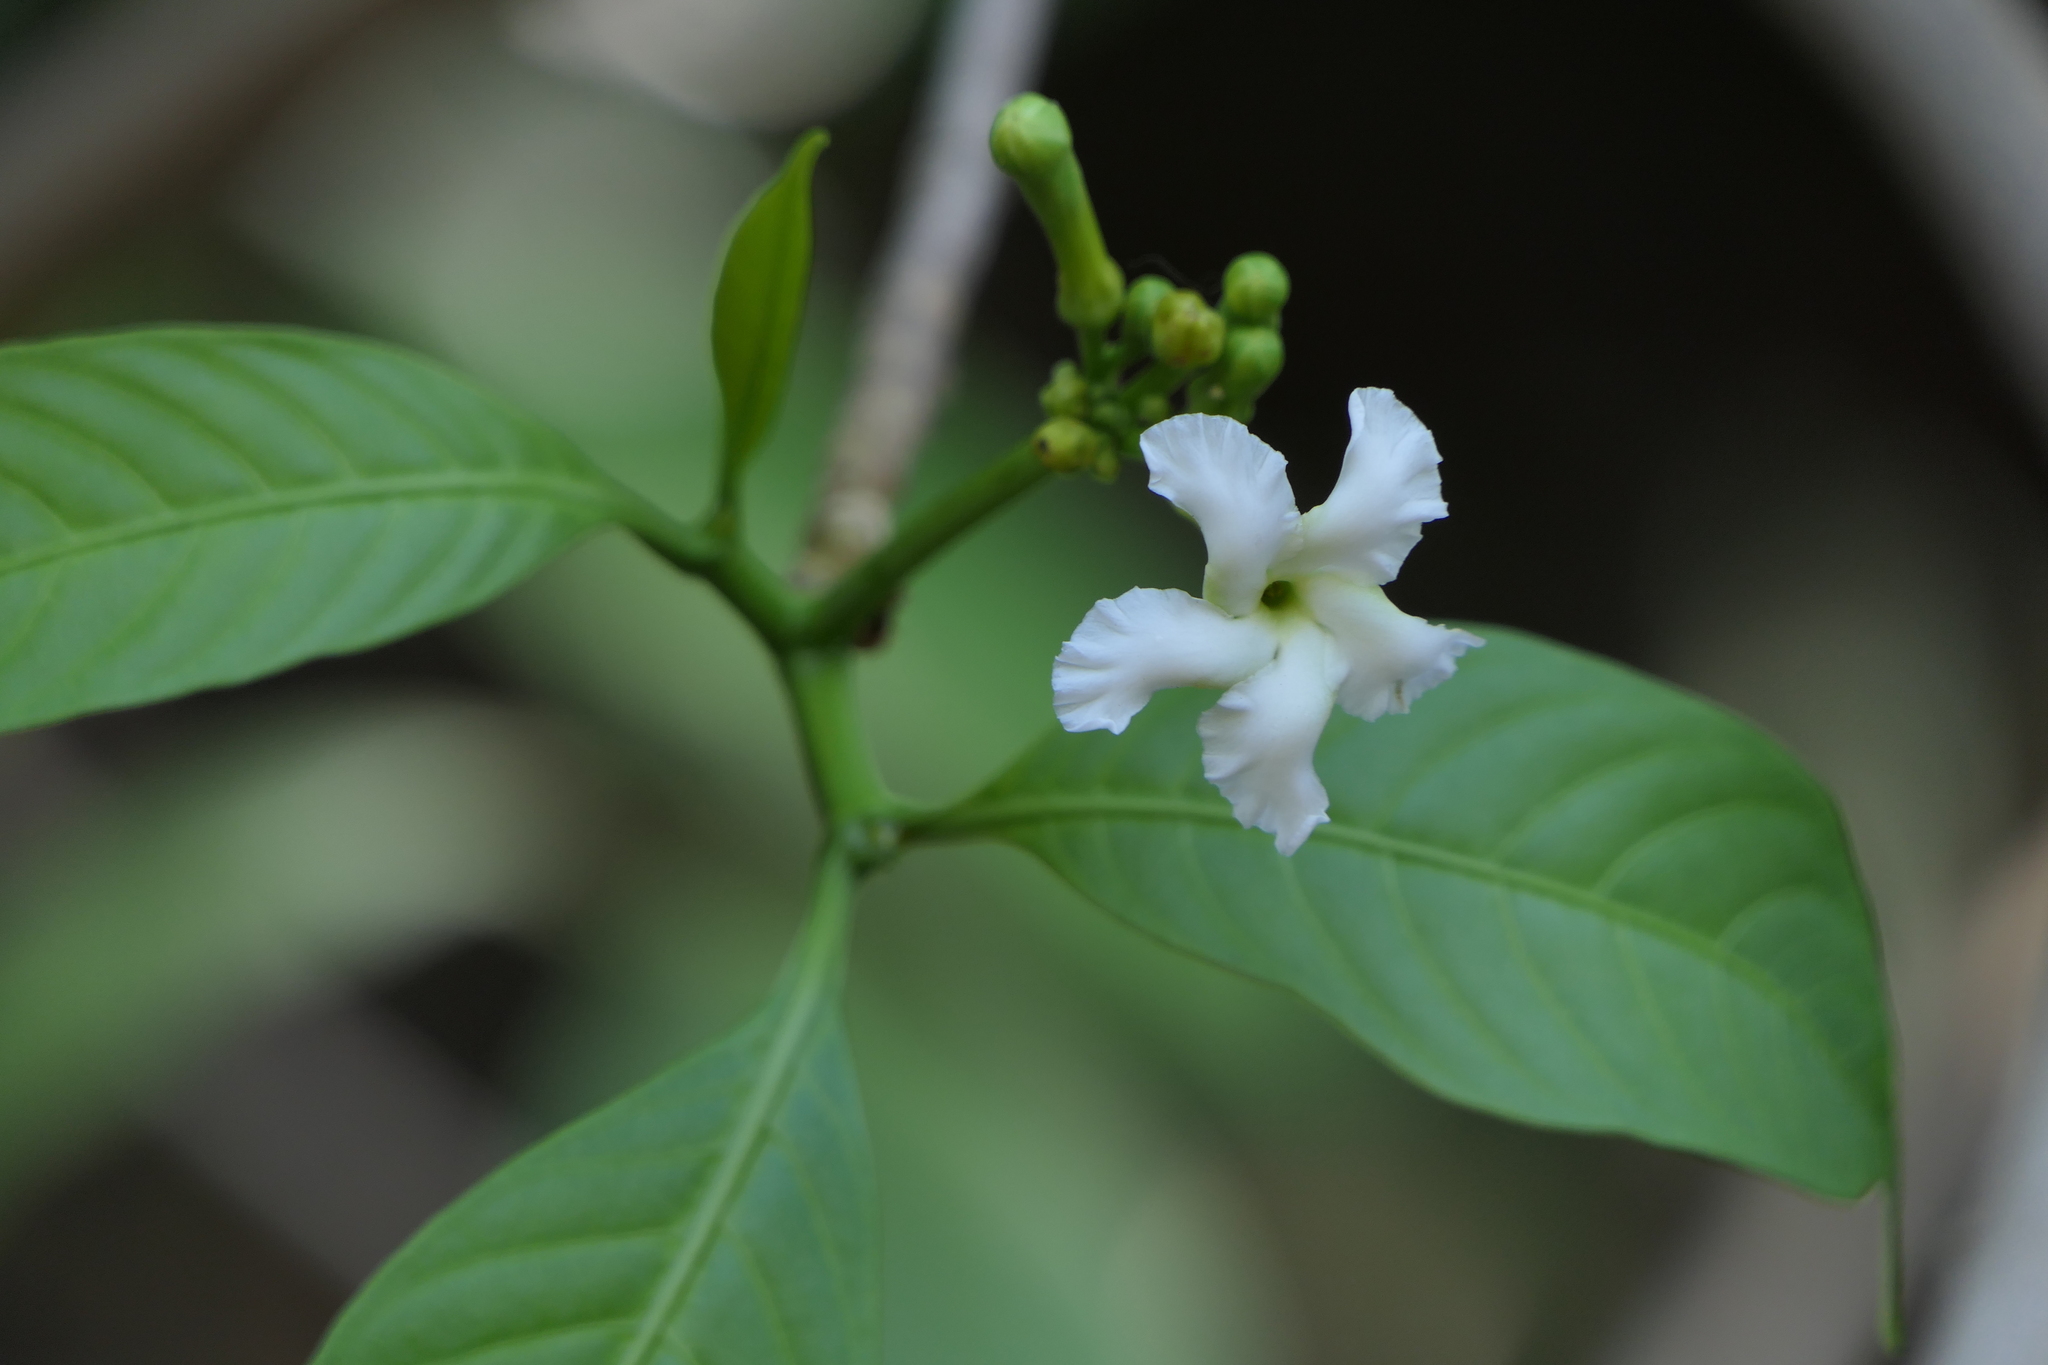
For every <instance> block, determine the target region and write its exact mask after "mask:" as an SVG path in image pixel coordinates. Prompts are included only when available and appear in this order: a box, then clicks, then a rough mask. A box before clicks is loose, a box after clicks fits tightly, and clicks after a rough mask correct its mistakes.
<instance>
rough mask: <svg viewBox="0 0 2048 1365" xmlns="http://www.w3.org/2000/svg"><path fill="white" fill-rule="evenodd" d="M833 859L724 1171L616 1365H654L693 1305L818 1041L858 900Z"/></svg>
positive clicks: (729, 1134)
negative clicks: (850, 905)
mask: <svg viewBox="0 0 2048 1365" xmlns="http://www.w3.org/2000/svg"><path fill="white" fill-rule="evenodd" d="M827 857H828V863H827V866H825V867H823V868H821V869H820V872H819V899H818V904H817V906H816V908H815V909H814V911H813V913H812V917H811V920H810V922H809V923H808V924H807V925H806V926H805V930H804V936H803V939H802V940H801V943H800V946H799V948H798V950H797V951H798V958H797V963H796V970H795V973H794V975H793V977H792V979H791V980H790V982H789V985H788V993H787V994H786V995H785V996H783V998H782V999H781V1001H780V1002H779V1003H780V1006H781V1009H780V1013H779V1014H771V1018H772V1020H773V1022H772V1025H771V1031H770V1034H769V1040H768V1047H767V1049H766V1052H765V1055H764V1056H763V1057H762V1059H761V1067H760V1070H759V1071H758V1072H756V1073H755V1077H754V1082H753V1085H752V1086H751V1087H750V1088H749V1089H748V1091H747V1097H746V1099H745V1101H744V1102H743V1103H742V1104H741V1106H740V1109H739V1112H738V1113H737V1114H735V1115H734V1118H733V1122H732V1126H731V1127H730V1128H729V1129H728V1130H727V1131H726V1135H725V1137H724V1139H723V1140H722V1141H721V1142H720V1144H719V1147H720V1151H719V1157H718V1164H717V1165H716V1166H715V1167H714V1168H713V1170H712V1174H711V1179H710V1181H709V1182H708V1187H707V1189H706V1190H705V1193H704V1196H703V1198H702V1199H700V1200H699V1201H698V1202H697V1204H696V1205H695V1206H694V1207H693V1208H692V1209H691V1210H690V1213H689V1216H688V1218H687V1219H686V1220H684V1222H683V1225H682V1236H681V1239H680V1241H679V1243H678V1245H677V1247H676V1250H675V1253H674V1255H673V1256H671V1257H670V1259H669V1263H668V1265H667V1266H666V1267H664V1268H663V1271H662V1275H661V1278H660V1279H659V1280H658V1281H657V1282H656V1283H655V1286H654V1289H653V1292H652V1293H650V1294H649V1296H648V1299H647V1306H646V1307H645V1308H643V1309H642V1310H641V1312H640V1314H639V1315H638V1319H637V1325H636V1328H635V1330H634V1334H633V1337H632V1339H631V1340H630V1341H629V1342H627V1344H626V1348H625V1350H624V1351H622V1352H621V1353H620V1355H619V1357H618V1361H617V1365H651V1362H652V1361H653V1360H654V1358H655V1356H654V1352H655V1351H656V1349H657V1348H658V1347H659V1345H660V1343H661V1339H662V1336H663V1334H664V1333H665V1332H666V1331H667V1330H668V1327H669V1324H670V1323H671V1322H672V1321H673V1320H674V1318H675V1317H676V1315H677V1314H678V1313H680V1312H681V1311H682V1310H683V1308H684V1306H685V1305H687V1304H688V1302H689V1298H690V1291H691V1290H692V1289H693V1288H694V1287H695V1285H696V1282H697V1277H698V1276H699V1275H700V1274H701V1273H702V1272H703V1269H704V1267H705V1265H706V1264H707V1263H708V1262H709V1260H710V1257H711V1251H712V1249H713V1247H715V1246H716V1245H717V1243H718V1239H719V1237H720V1236H721V1235H722V1233H723V1232H724V1229H725V1224H726V1218H727V1216H728V1215H729V1214H730V1213H731V1211H732V1209H733V1207H734V1206H735V1205H736V1204H737V1203H738V1202H739V1199H740V1196H741V1195H742V1194H743V1193H744V1192H745V1190H746V1188H747V1183H748V1181H749V1179H750V1178H751V1176H752V1174H753V1169H754V1163H755V1162H756V1161H758V1160H759V1159H760V1155H761V1150H762V1149H763V1148H764V1147H765V1146H766V1145H767V1142H768V1138H769V1132H770V1129H771V1128H772V1127H773V1125H774V1123H775V1121H776V1119H777V1118H778V1117H779V1116H780V1114H781V1112H782V1108H783V1106H784V1104H785V1103H786V1102H787V1101H788V1098H789V1094H790V1091H791V1090H792V1089H794V1087H795V1085H796V1080H797V1073H798V1071H799V1070H800V1069H801V1063H802V1061H803V1060H804V1056H805V1053H806V1049H807V1047H808V1046H809V1045H810V1044H812V1043H813V1042H815V1029H816V1025H817V1023H818V1019H819V1016H820V1015H821V1014H822V1013H823V1012H824V1010H825V1009H826V1008H827V1007H828V1006H829V1004H830V1001H831V997H832V995H833V993H834V988H835V986H836V983H837V977H838V971H839V969H840V967H841V965H842V961H841V957H840V954H841V953H842V952H843V950H844V944H845V935H846V919H847V911H848V902H850V900H851V896H852V879H851V871H850V867H849V865H848V864H847V863H845V862H844V861H843V857H844V855H843V854H842V853H841V852H840V851H839V850H838V849H837V848H836V846H835V848H834V849H833V850H832V851H831V852H830V853H828V855H827ZM772 1009H773V1007H772V1006H771V1010H772Z"/></svg>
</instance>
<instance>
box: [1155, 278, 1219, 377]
mask: <svg viewBox="0 0 2048 1365" xmlns="http://www.w3.org/2000/svg"><path fill="white" fill-rule="evenodd" d="M1152 354H1153V355H1154V356H1156V357H1157V358H1158V360H1159V363H1160V364H1162V365H1170V366H1172V367H1173V368H1174V369H1176V370H1190V369H1193V368H1195V367H1196V366H1198V365H1209V364H1213V363H1215V360H1216V357H1217V356H1219V355H1221V354H1223V315H1222V314H1221V313H1219V312H1217V311H1216V310H1215V309H1214V308H1211V307H1210V306H1209V305H1208V303H1207V302H1206V301H1205V300H1204V299H1203V298H1202V296H1201V295H1200V294H1197V293H1196V292H1195V291H1194V290H1192V289H1176V290H1174V291H1173V292H1172V293H1171V294H1168V295H1167V296H1166V297H1165V298H1164V299H1161V300H1160V301H1159V307H1158V309H1157V310H1156V311H1155V312H1154V313H1153V314H1152Z"/></svg>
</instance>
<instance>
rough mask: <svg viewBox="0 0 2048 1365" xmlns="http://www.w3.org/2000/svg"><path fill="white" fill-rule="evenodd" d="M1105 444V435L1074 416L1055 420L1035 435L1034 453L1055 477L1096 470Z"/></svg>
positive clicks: (1033, 437) (1032, 443)
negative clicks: (1084, 470) (1076, 419)
mask: <svg viewBox="0 0 2048 1365" xmlns="http://www.w3.org/2000/svg"><path fill="white" fill-rule="evenodd" d="M1105 444H1106V443H1105V442H1104V441H1103V439H1102V433H1100V432H1098V431H1097V430H1096V429H1095V428H1094V427H1091V426H1089V425H1088V424H1087V423H1086V422H1077V421H1075V420H1074V419H1073V418H1071V417H1055V418H1053V419H1052V420H1051V421H1049V422H1047V423H1046V424H1045V425H1043V426H1041V427H1040V428H1039V429H1038V430H1037V431H1035V432H1033V433H1032V435H1031V448H1032V450H1033V451H1035V452H1036V453H1037V455H1038V458H1039V461H1040V463H1042V464H1044V466H1045V467H1046V468H1047V469H1050V470H1051V471H1053V473H1055V474H1071V473H1073V472H1074V471H1075V470H1077V469H1090V468H1093V467H1094V465H1095V459H1096V456H1097V455H1099V454H1100V453H1101V452H1102V450H1103V448H1104V446H1105Z"/></svg>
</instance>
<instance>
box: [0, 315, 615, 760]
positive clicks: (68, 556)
mask: <svg viewBox="0 0 2048 1365" xmlns="http://www.w3.org/2000/svg"><path fill="white" fill-rule="evenodd" d="M626 497H627V495H626V494H624V492H623V491H622V490H620V489H619V488H618V486H617V485H616V484H614V483H612V482H611V481H610V480H609V479H608V478H606V477H605V476H604V475H603V474H602V473H600V472H599V471H598V470H597V469H596V468H595V467H594V466H592V465H591V464H589V463H588V462H587V461H586V460H585V459H584V458H583V457H582V456H581V455H580V454H578V453H577V451H576V450H575V449H574V448H573V447H572V446H570V445H569V443H568V442H567V441H566V440H564V439H563V438H562V437H560V436H558V435H556V434H555V433H554V432H552V431H550V430H549V429H548V428H546V427H544V426H542V425H541V424H539V423H538V422H536V421H533V420H532V419H530V418H528V417H526V416H524V415H523V414H521V413H519V412H517V411H515V410H514V409H512V408H510V407H508V406H506V405H505V404H503V403H502V402H500V401H499V400H497V399H495V398H492V397H491V396H490V395H488V394H486V393H484V392H483V391H482V390H480V389H478V388H477V387H476V386H475V385H473V384H471V383H469V382H468V381H467V380H465V379H463V378H461V377H460V376H458V375H455V374H453V373H451V372H450V371H448V370H445V369H443V368H441V367H440V366H438V365H434V364H431V363H429V362H427V361H425V360H423V359H420V358H417V357H414V356H411V355H408V354H406V353H404V352H401V351H398V350H394V349H392V348H390V347H387V346H381V345H376V344H372V343H370V342H365V341H359V340H354V339H350V338H346V337H338V336H328V335H322V334H319V333H314V332H289V331H258V330H250V329H237V328H190V329H163V330H144V331H134V332H119V333H110V334H105V335H98V336H84V337H75V338H69V339H66V340H61V341H51V342H42V343H36V344H31V345H21V346H9V347H4V348H0V729H16V728H20V727H22V726H28V725H36V724H40V723H43V722H46V721H52V720H57V719H60V718H62V717H65V716H70V715H76V714H79V713H81V712H86V711H95V710H101V709H104V708H108V707H116V706H131V705H134V704H136V703H139V702H147V701H154V700H156V699H158V698H162V697H169V696H175V695H177V694H179V693H182V692H190V691H193V690H195V689H198V688H202V687H213V686H219V685H221V684H224V683H233V682H239V681H242V680H244V679H248V678H253V677H257V676H259V675H261V674H265V673H269V672H273V671H275V670H277V669H280V668H284V667H287V666H289V665H291V664H294V663H298V662H300V661H301V660H304V659H308V658H312V657H315V656H317V655H322V654H333V653H337V652H342V651H347V650H354V649H361V648H363V647H365V646H368V645H373V644H377V643H380V642H382V641H385V640H389V639H392V638H394V637H396V636H400V635H404V634H406V633H408V632H410V631H414V630H418V629H420V628H421V627H423V626H426V625H430V624H432V623H434V622H436V621H441V620H445V619H447V618H449V617H451V616H455V615H458V614H460V613H462V612H464V611H467V610H469V609H471V608H473V607H476V606H478V605H480V604H482V603H484V602H486V601H489V600H490V599H491V598H492V597H494V596H496V595H497V594H499V593H500V592H502V591H504V590H505V589H506V588H508V587H510V586H511V585H512V584H513V583H515V582H517V581H518V580H519V579H521V578H523V577H524V576H525V575H526V574H528V573H530V572H531V571H532V570H533V569H535V568H536V567H538V566H539V565H540V564H542V563H543V562H545V561H546V560H547V559H548V558H550V557H551V556H553V555H554V554H555V553H556V552H558V551H560V550H561V549H563V548H564V547H565V546H567V545H568V544H569V543H570V542H572V541H574V540H575V539H577V538H578V537H580V536H582V535H583V534H584V533H586V532H587V531H589V530H590V529H591V528H592V527H594V526H597V525H599V524H601V523H603V522H605V521H607V520H610V519H612V518H614V517H616V516H620V515H622V510H621V509H622V508H623V506H624V503H625V499H626Z"/></svg>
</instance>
